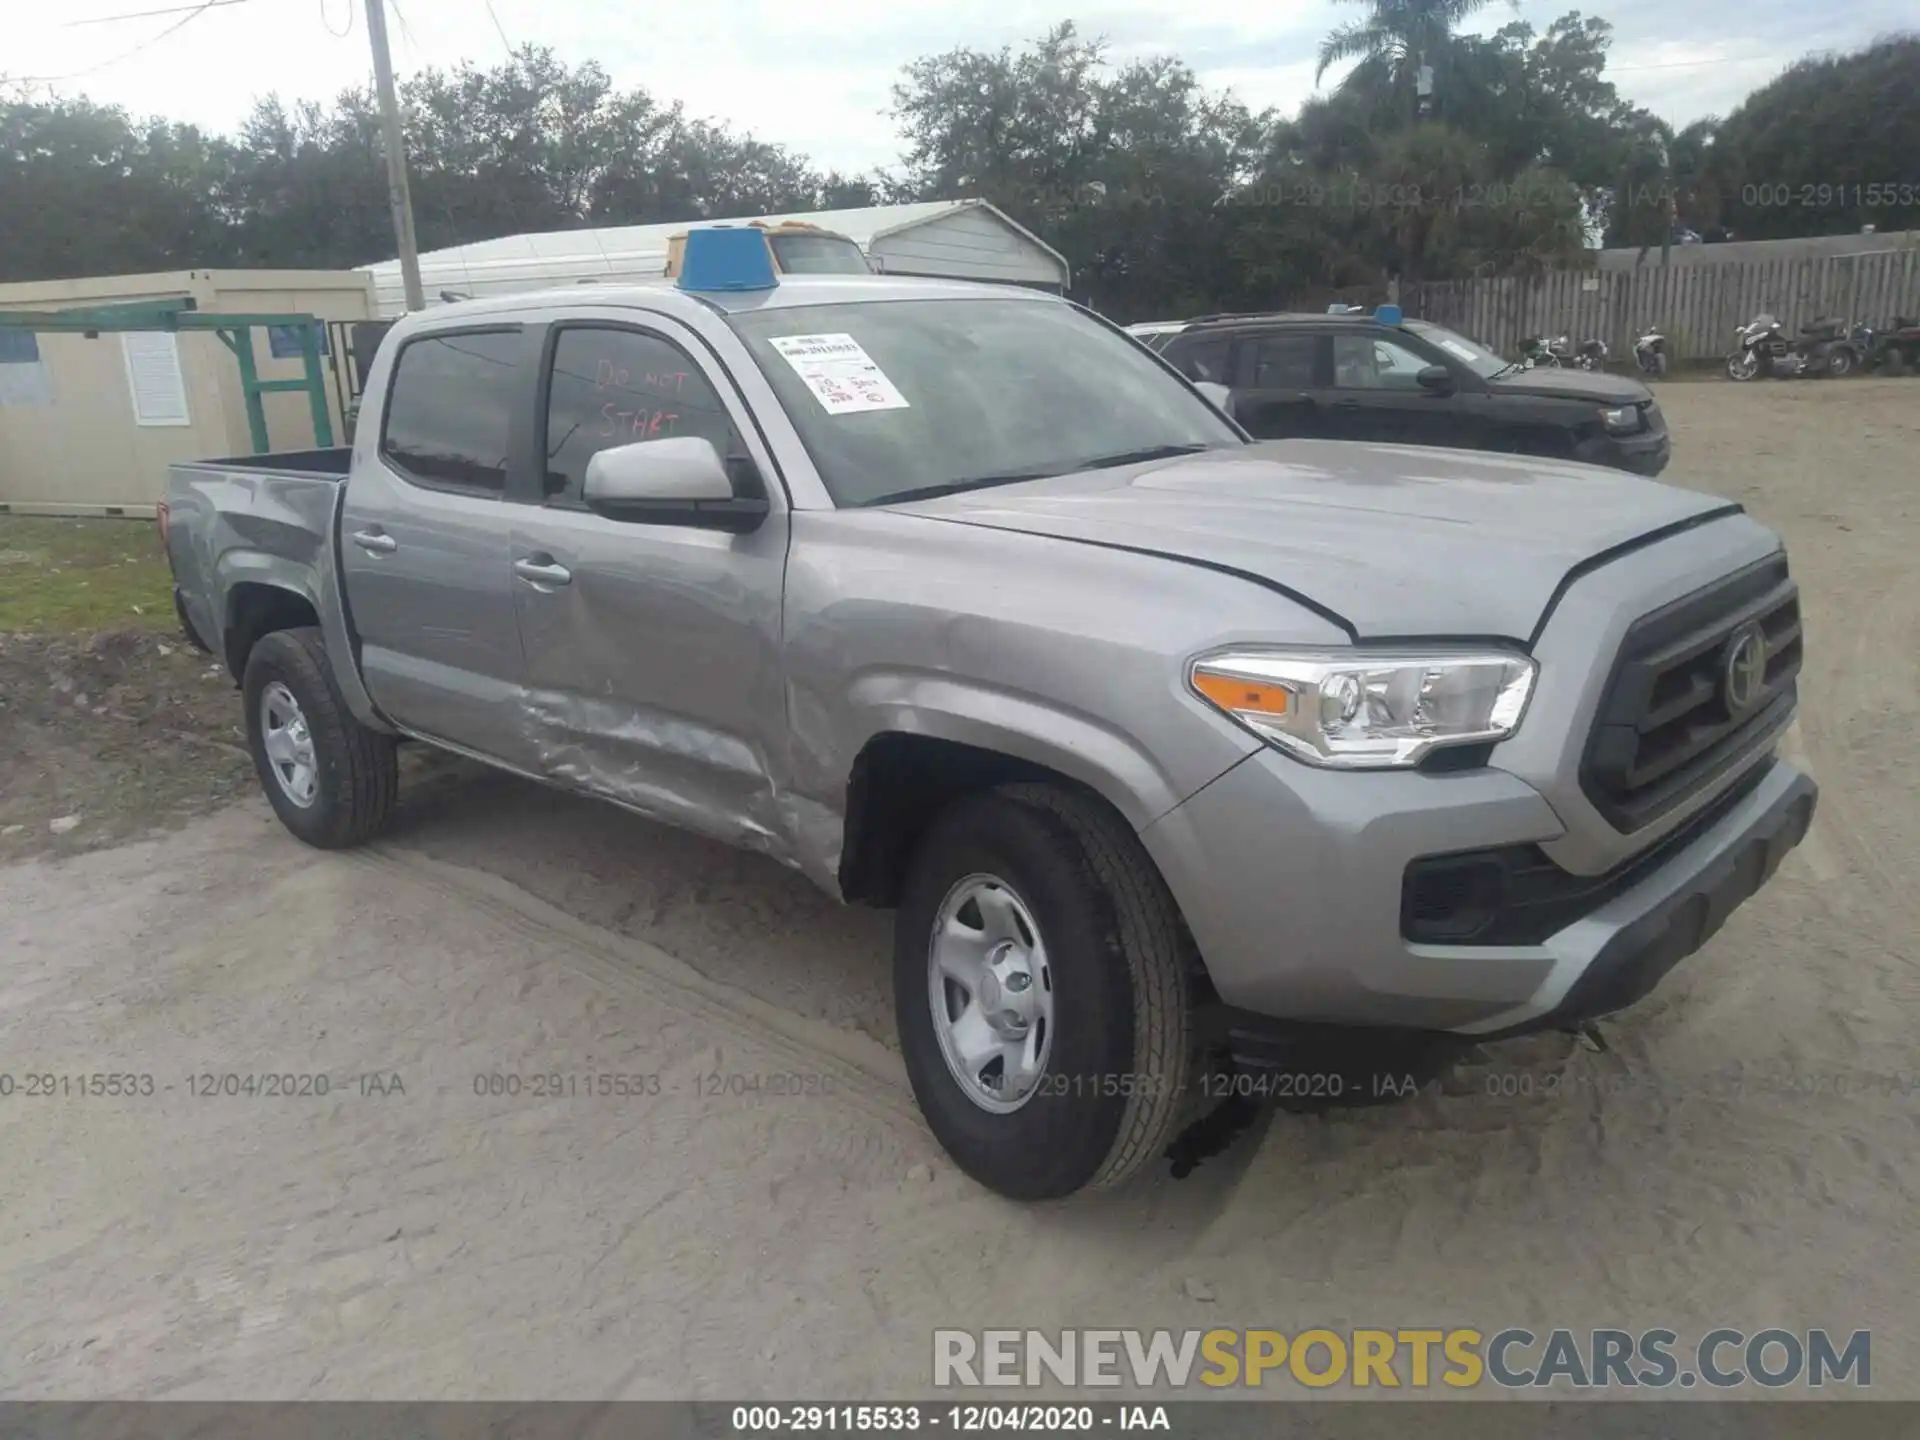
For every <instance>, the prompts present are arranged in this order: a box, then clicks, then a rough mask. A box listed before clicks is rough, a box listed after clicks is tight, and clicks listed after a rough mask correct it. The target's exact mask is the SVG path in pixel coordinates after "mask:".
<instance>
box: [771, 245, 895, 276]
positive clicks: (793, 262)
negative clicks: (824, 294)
mask: <svg viewBox="0 0 1920 1440" xmlns="http://www.w3.org/2000/svg"><path fill="white" fill-rule="evenodd" d="M767 243H768V244H769V245H771V246H773V258H774V259H775V260H777V261H779V262H780V271H781V273H782V274H785V275H871V274H872V273H873V269H872V267H871V266H869V265H868V264H867V257H866V256H864V255H862V254H861V253H860V247H859V246H858V245H856V244H854V243H853V241H851V240H849V239H847V237H846V236H844V235H769V236H768V237H767Z"/></svg>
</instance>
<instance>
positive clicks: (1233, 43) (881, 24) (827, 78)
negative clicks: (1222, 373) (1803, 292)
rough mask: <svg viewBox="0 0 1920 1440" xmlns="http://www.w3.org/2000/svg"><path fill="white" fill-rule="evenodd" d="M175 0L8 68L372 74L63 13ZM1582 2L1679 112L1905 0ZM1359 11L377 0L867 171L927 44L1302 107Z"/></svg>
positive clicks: (1829, 45)
mask: <svg viewBox="0 0 1920 1440" xmlns="http://www.w3.org/2000/svg"><path fill="white" fill-rule="evenodd" d="M185 3H188V0H67V3H65V4H53V3H35V0H0V12H4V13H5V18H6V27H7V35H6V40H5V43H4V46H0V66H4V69H0V76H5V75H10V76H13V77H21V76H27V77H36V78H37V77H59V84H58V85H57V86H56V87H55V88H56V89H57V90H58V91H59V92H61V93H64V94H70V95H71V94H85V95H89V96H91V97H93V98H94V99H97V100H102V101H109V102H113V103H116V104H120V105H124V106H126V107H127V108H128V109H130V110H132V111H135V112H137V113H143V114H162V115H166V116H168V117H170V118H173V119H177V120H188V121H192V122H194V123H196V124H199V125H201V126H202V127H205V128H208V129H211V130H216V131H228V130H231V129H232V128H233V127H234V126H235V125H236V124H237V123H238V122H239V120H240V119H241V118H242V116H244V115H245V113H246V112H247V110H248V109H249V107H250V106H251V104H252V101H253V99H254V98H255V97H256V96H260V95H264V94H266V93H268V92H269V91H274V90H277V91H278V92H279V93H280V94H281V95H282V96H283V97H285V98H289V99H291V98H295V97H300V98H314V99H328V98H331V97H332V96H333V95H334V94H335V93H336V92H338V91H339V90H340V89H341V88H343V87H345V86H350V85H356V84H363V83H369V82H370V74H371V72H370V69H369V61H368V58H367V57H368V51H367V35H366V27H365V17H364V15H363V13H362V10H361V0H222V3H219V4H218V6H217V8H213V9H209V10H207V11H205V12H204V13H202V14H198V15H194V16H193V17H192V18H191V19H190V20H188V21H187V23H186V24H184V25H180V27H179V28H178V29H177V30H176V31H174V33H172V34H168V35H165V36H164V38H159V39H155V37H156V36H160V35H161V32H163V31H165V30H166V29H167V28H168V27H169V26H172V25H176V24H178V22H179V21H180V20H181V19H182V18H183V17H182V16H181V15H178V14H170V15H153V16H148V17H147V18H140V19H129V20H119V21H116V22H114V23H111V24H75V23H73V21H74V20H76V19H83V18H91V17H101V16H114V15H122V14H126V13H127V12H133V11H151V10H159V9H164V8H167V7H172V6H179V5H182V4H185ZM489 7H490V8H489ZM1571 8H1573V0H1523V3H1522V4H1520V5H1518V6H1508V5H1503V4H1495V5H1493V6H1491V7H1489V8H1488V9H1487V10H1486V11H1484V12H1483V13H1482V15H1481V16H1480V17H1478V21H1477V24H1476V27H1475V28H1478V29H1482V30H1491V29H1495V28H1497V27H1498V26H1500V25H1501V24H1504V23H1505V22H1506V21H1507V20H1508V19H1510V18H1512V17H1513V16H1514V15H1516V14H1518V15H1519V16H1520V17H1522V18H1525V19H1527V20H1529V21H1531V22H1532V23H1533V24H1534V26H1535V27H1536V28H1539V29H1544V28H1545V26H1546V24H1547V23H1548V22H1549V21H1551V20H1552V19H1553V18H1554V17H1555V16H1557V15H1560V14H1562V13H1564V12H1565V11H1567V10H1568V9H1571ZM1584 8H1585V9H1586V10H1587V11H1588V12H1589V13H1594V14H1601V15H1605V16H1606V17H1607V18H1609V19H1610V20H1612V21H1613V23H1614V30H1615V37H1614V49H1613V68H1612V69H1611V70H1610V72H1609V73H1610V75H1612V78H1613V79H1614V81H1615V83H1616V84H1617V85H1618V86H1619V87H1620V89H1621V90H1622V91H1623V92H1624V93H1625V94H1626V95H1627V96H1629V97H1630V98H1632V99H1633V100H1635V101H1638V102H1639V103H1641V104H1643V105H1647V106H1649V107H1650V108H1652V109H1653V110H1655V111H1657V112H1658V113H1659V114H1661V115H1663V116H1665V117H1666V118H1667V119H1669V120H1671V121H1673V122H1674V123H1676V124H1684V123H1686V122H1687V121H1689V120H1693V119H1697V118H1698V117H1700V116H1702V115H1707V114H1714V113H1725V112H1726V111H1727V110H1729V109H1731V108H1732V107H1733V105H1734V104H1736V103H1737V102H1738V101H1739V99H1740V98H1741V97H1742V96H1743V95H1745V94H1746V93H1747V92H1748V91H1749V90H1751V89H1753V88H1754V87H1755V86H1756V85H1759V84H1761V83H1763V82H1765V81H1766V80H1767V79H1769V78H1770V77H1771V76H1773V75H1774V74H1775V73H1777V72H1778V71H1779V70H1780V69H1781V68H1782V67H1783V66H1785V65H1786V64H1788V63H1789V62H1791V61H1792V60H1795V59H1797V58H1798V57H1799V56H1801V55H1802V54H1804V53H1806V52H1807V51H1809V50H1815V49H1826V50H1848V49H1853V48H1857V47H1859V46H1861V45H1863V44H1865V43H1867V42H1868V41H1870V40H1871V39H1873V38H1874V37H1875V36H1876V35H1879V34H1884V33H1886V32H1888V31H1891V30H1894V29H1896V28H1899V27H1902V26H1908V25H1911V24H1912V23H1913V17H1914V9H1913V3H1912V0H1838V3H1827V4H1813V5H1810V4H1807V3H1806V0H1588V3H1587V4H1586V5H1585V7H1584ZM1250 12H1264V13H1259V15H1258V18H1257V19H1253V18H1248V17H1249V14H1250ZM1357 13H1360V12H1359V11H1358V10H1357V9H1356V7H1355V6H1354V5H1351V4H1341V3H1336V0H1298V3H1295V4H1292V5H1290V6H1286V7H1282V6H1280V5H1247V4H1245V3H1244V0H1183V3H1181V4H1179V5H1178V6H1173V5H1169V4H1167V3H1165V0H1159V3H1155V4H1149V3H1144V0H1098V3H1097V4H1095V5H1092V6H1086V7H1082V8H1079V9H1077V10H1076V9H1075V8H1074V7H1073V6H1072V5H1070V4H1068V3H1066V0H1045V3H1040V0H892V3H890V4H885V5H882V4H875V3H871V0H868V3H858V4H840V5H836V4H821V3H815V0H682V3H674V0H644V3H639V4H618V3H609V0H399V10H398V14H396V13H395V6H394V0H388V6H387V25H388V29H389V31H390V32H391V35H392V41H393V51H394V64H395V67H396V69H397V70H398V71H399V72H400V73H401V74H402V75H405V74H406V73H408V72H410V71H412V70H415V69H418V68H419V67H421V66H424V65H429V64H431V65H441V66H448V65H452V64H455V63H458V62H459V61H461V60H472V61H474V62H476V63H479V64H491V63H494V62H497V61H499V60H501V59H502V58H504V56H505V55H506V51H507V46H508V44H509V43H511V44H514V45H519V44H522V43H524V42H527V41H534V42H537V43H540V44H544V45H550V46H552V47H553V48H554V49H555V50H556V51H558V52H559V54H560V55H562V56H563V57H565V58H566V59H568V60H570V61H580V60H585V59H594V60H598V61H599V62H600V63H601V64H602V65H603V66H605V67H606V69H607V70H608V72H609V73H610V74H611V75H612V76H613V78H614V80H615V82H616V83H617V84H620V85H622V86H644V87H645V88H646V89H648V90H649V91H651V92H652V93H653V94H654V95H655V96H656V97H659V98H662V99H675V98H677V99H679V100H682V101H684V102H685V104H686V106H687V109H688V110H689V111H690V112H691V113H693V114H695V115H701V116H705V117H709V118H712V119H718V120H723V121H726V122H727V123H729V124H730V125H732V126H734V127H735V128H736V129H742V130H750V131H752V132H753V133H754V134H755V135H757V136H759V137H760V138H762V139H765V140H772V141H778V142H781V143H783V144H786V145H787V146H789V147H790V148H792V149H794V150H796V151H798V152H800V153H802V154H804V155H806V156H808V157H809V158H811V159H812V160H813V161H814V162H815V163H816V164H818V165H821V166H823V167H825V166H834V167H838V168H840V169H842V170H861V169H866V168H869V167H874V166H883V165H888V164H891V163H892V162H893V161H895V160H896V159H897V157H898V153H899V152H898V145H897V143H896V141H895V139H894V137H893V134H892V127H891V124H890V122H889V121H888V119H887V118H886V116H885V114H884V113H883V112H884V111H885V109H886V107H887V103H888V97H889V87H890V86H891V84H892V83H893V81H894V80H895V79H896V78H897V76H898V74H899V71H900V67H901V66H902V65H904V64H906V63H907V62H908V61H910V60H912V59H914V58H915V57H917V56H921V55H927V54H932V53H935V52H937V51H941V50H946V49H950V48H952V47H954V46H960V45H965V46H971V47H974V48H979V49H987V48H997V47H998V46H1001V45H1008V44H1011V45H1016V46H1017V45H1018V44H1019V43H1021V42H1022V41H1024V40H1026V39H1028V38H1030V37H1033V36H1035V35H1038V34H1040V33H1041V32H1043V31H1044V30H1045V29H1046V28H1047V26H1048V25H1049V24H1051V23H1052V22H1054V21H1055V20H1058V19H1062V18H1067V17H1069V16H1070V17H1071V18H1073V19H1074V20H1075V21H1076V22H1077V23H1078V24H1079V26H1080V29H1081V31H1082V32H1083V33H1085V34H1099V35H1104V36H1106V37H1107V39H1108V40H1109V41H1110V42H1111V45H1112V53H1113V55H1114V56H1115V58H1118V59H1126V58H1130V57H1133V56H1135V55H1147V54H1153V53H1169V54H1173V55H1177V56H1179V57H1181V58H1183V59H1185V60H1186V61H1187V62H1188V63H1190V64H1191V65H1193V66H1194V68H1195V69H1196V70H1198V71H1199V72H1200V75H1201V78H1202V79H1203V80H1205V81H1206V82H1207V83H1209V84H1211V85H1214V86H1216V87H1221V88H1226V87H1231V88H1232V89H1233V90H1234V91H1235V92H1236V93H1237V94H1238V95H1239V96H1240V98H1241V99H1243V100H1244V101H1246V102H1247V103H1248V104H1250V105H1252V106H1254V107H1256V108H1258V107H1260V106H1265V105H1274V106H1278V107H1280V108H1281V109H1283V110H1292V109H1293V108H1294V107H1296V106H1297V105H1298V104H1299V103H1300V102H1301V101H1302V100H1303V99H1305V98H1306V97H1307V96H1309V95H1311V94H1312V93H1313V56H1314V50H1315V46H1316V45H1317V44H1318V42H1319V40H1320V38H1321V36H1322V35H1324V34H1325V33H1326V31H1327V30H1328V29H1329V28H1331V27H1332V26H1333V25H1334V24H1335V23H1337V22H1338V21H1339V20H1340V19H1342V18H1345V17H1347V16H1351V15H1354V14H1357ZM341 32H344V33H341ZM141 46H144V47H145V48H142V49H140V50H139V51H138V53H137V54H133V55H130V56H129V55H127V52H129V51H131V50H134V49H135V47H141ZM123 56H125V57H126V58H120V57H123ZM83 72H84V73H83Z"/></svg>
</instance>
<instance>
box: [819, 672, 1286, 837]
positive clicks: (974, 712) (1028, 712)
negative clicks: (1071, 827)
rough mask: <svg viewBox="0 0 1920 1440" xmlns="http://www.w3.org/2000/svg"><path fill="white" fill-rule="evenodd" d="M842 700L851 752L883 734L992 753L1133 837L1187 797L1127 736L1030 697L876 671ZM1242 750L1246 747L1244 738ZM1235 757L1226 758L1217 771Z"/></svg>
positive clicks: (941, 678) (940, 677) (946, 678)
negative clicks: (1037, 769) (1079, 794)
mask: <svg viewBox="0 0 1920 1440" xmlns="http://www.w3.org/2000/svg"><path fill="white" fill-rule="evenodd" d="M847 699H848V709H849V712H850V714H851V715H852V716H853V717H856V721H857V725H858V730H859V744H858V745H856V746H855V747H854V749H855V750H856V752H857V751H858V750H859V749H860V748H862V747H864V746H865V745H866V743H867V742H868V741H869V740H871V739H872V738H873V737H874V736H875V735H879V734H885V733H897V734H903V735H924V736H928V737H930V738H932V739H936V740H952V741H955V742H957V743H959V744H962V745H972V746H975V747H977V748H979V749H983V750H993V751H997V752H998V753H1000V754H1003V755H1009V756H1011V757H1013V758H1014V759H1016V760H1025V761H1027V762H1028V763H1030V764H1034V765H1043V766H1045V767H1046V768H1047V769H1049V770H1055V771H1058V772H1059V773H1060V774H1062V775H1065V776H1066V777H1067V778H1068V779H1070V780H1076V781H1078V782H1079V783H1080V784H1082V785H1085V786H1086V787H1087V788H1088V789H1090V790H1093V791H1095V792H1096V793H1098V794H1099V795H1101V796H1102V797H1103V798H1104V799H1105V800H1106V801H1107V802H1108V803H1109V804H1110V805H1112V806H1113V807H1114V809H1116V810H1118V811H1119V812H1120V813H1121V814H1122V815H1123V816H1125V817H1126V819H1127V823H1128V824H1130V825H1132V826H1133V828H1134V829H1136V830H1143V829H1145V828H1146V827H1147V826H1148V825H1151V824H1152V823H1153V822H1154V821H1155V820H1157V819H1159V818H1160V817H1161V816H1162V815H1164V814H1166V813H1167V811H1169V810H1171V809H1173V807H1174V806H1176V805H1178V804H1179V803H1180V802H1181V801H1182V800H1184V799H1186V798H1187V797H1186V795H1185V794H1183V793H1181V790H1182V789H1183V788H1186V787H1181V786H1178V785H1177V784H1176V783H1175V781H1174V780H1173V778H1172V777H1171V776H1170V775H1169V774H1168V773H1167V771H1166V769H1165V768H1164V767H1162V766H1161V765H1160V764H1159V763H1157V762H1156V761H1155V759H1154V757H1153V756H1152V755H1150V754H1148V753H1147V751H1146V750H1145V749H1144V748H1143V747H1142V746H1141V745H1140V744H1139V743H1138V742H1137V741H1136V740H1134V739H1133V738H1132V737H1131V736H1129V735H1127V734H1125V733H1124V732H1123V731H1121V730H1119V729H1118V728H1117V727H1115V726H1114V725H1112V724H1110V723H1108V722H1106V721H1103V720H1101V719H1100V718H1098V717H1096V716H1093V715H1085V714H1079V713H1076V712H1074V711H1071V710H1067V709H1063V708H1061V707H1060V706H1058V705H1056V704H1053V703H1051V702H1048V701H1044V700H1041V699H1039V698H1037V697H1034V696H1030V695H1021V694H1017V693H1015V692H1012V691H1007V690H999V689H994V688H992V687H989V686H986V685H983V684H980V683H978V682H975V681H970V680H963V679H959V678H957V677H955V676H952V675H945V674H935V673H928V672H914V671H883V672H878V673H870V674H866V675H863V676H861V677H860V678H859V679H858V680H857V681H855V682H854V684H853V686H852V688H851V690H850V692H849V694H848V697H847ZM1248 748H1249V749H1251V748H1253V742H1252V741H1251V737H1249V746H1248ZM1223 758H1224V757H1223ZM1238 758H1239V756H1238V755H1235V756H1233V757H1232V758H1231V759H1226V760H1225V763H1222V765H1221V766H1220V771H1221V772H1224V771H1225V770H1226V769H1227V768H1228V766H1229V765H1230V764H1231V763H1232V761H1233V760H1237V759H1238ZM1216 773H1219V772H1216ZM1208 778H1209V779H1211V778H1213V777H1211V776H1209V777H1208Z"/></svg>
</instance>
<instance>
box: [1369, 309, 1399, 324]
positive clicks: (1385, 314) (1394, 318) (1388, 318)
mask: <svg viewBox="0 0 1920 1440" xmlns="http://www.w3.org/2000/svg"><path fill="white" fill-rule="evenodd" d="M1373 318H1374V319H1375V320H1378V321H1379V322H1380V323H1381V324H1382V325H1398V324H1399V323H1400V307H1399V306H1398V305H1382V306H1381V307H1380V308H1379V309H1377V310H1375V311H1374V312H1373Z"/></svg>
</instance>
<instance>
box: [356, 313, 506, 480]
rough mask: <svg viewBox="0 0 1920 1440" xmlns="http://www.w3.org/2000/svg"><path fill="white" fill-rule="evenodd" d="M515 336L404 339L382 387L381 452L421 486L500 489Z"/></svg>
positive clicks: (498, 333) (494, 333) (491, 333)
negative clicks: (384, 393)
mask: <svg viewBox="0 0 1920 1440" xmlns="http://www.w3.org/2000/svg"><path fill="white" fill-rule="evenodd" d="M520 344H521V340H520V335H519V333H518V332H517V331H498V330H495V331H487V332H484V333H477V334H476V333H466V334H455V335H428V336H423V337H422V338H420V339H418V340H410V341H408V342H407V345H406V348H405V349H403V350H402V351H401V352H400V355H399V358H398V359H397V360H396V361H395V363H394V368H393V381H392V384H391V385H390V386H389V387H388V394H387V414H386V434H385V436H384V437H383V438H382V441H381V445H380V453H381V454H383V455H385V456H386V457H387V459H388V460H390V461H391V462H392V463H393V464H394V466H395V467H397V468H398V469H399V470H401V471H403V472H404V473H405V474H406V475H407V476H409V477H410V478H412V479H414V480H418V481H420V482H422V483H423V484H427V485H449V486H455V487H458V488H460V489H463V490H483V491H487V492H489V493H491V494H495V495H498V494H501V493H502V492H504V491H505V490H506V488H507V451H508V439H507V436H508V431H509V422H510V420H511V418H512V415H513V412H514V410H515V408H516V407H517V406H519V405H522V404H524V403H525V401H524V400H522V399H521V396H520V391H519V388H518V380H519V366H520Z"/></svg>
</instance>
